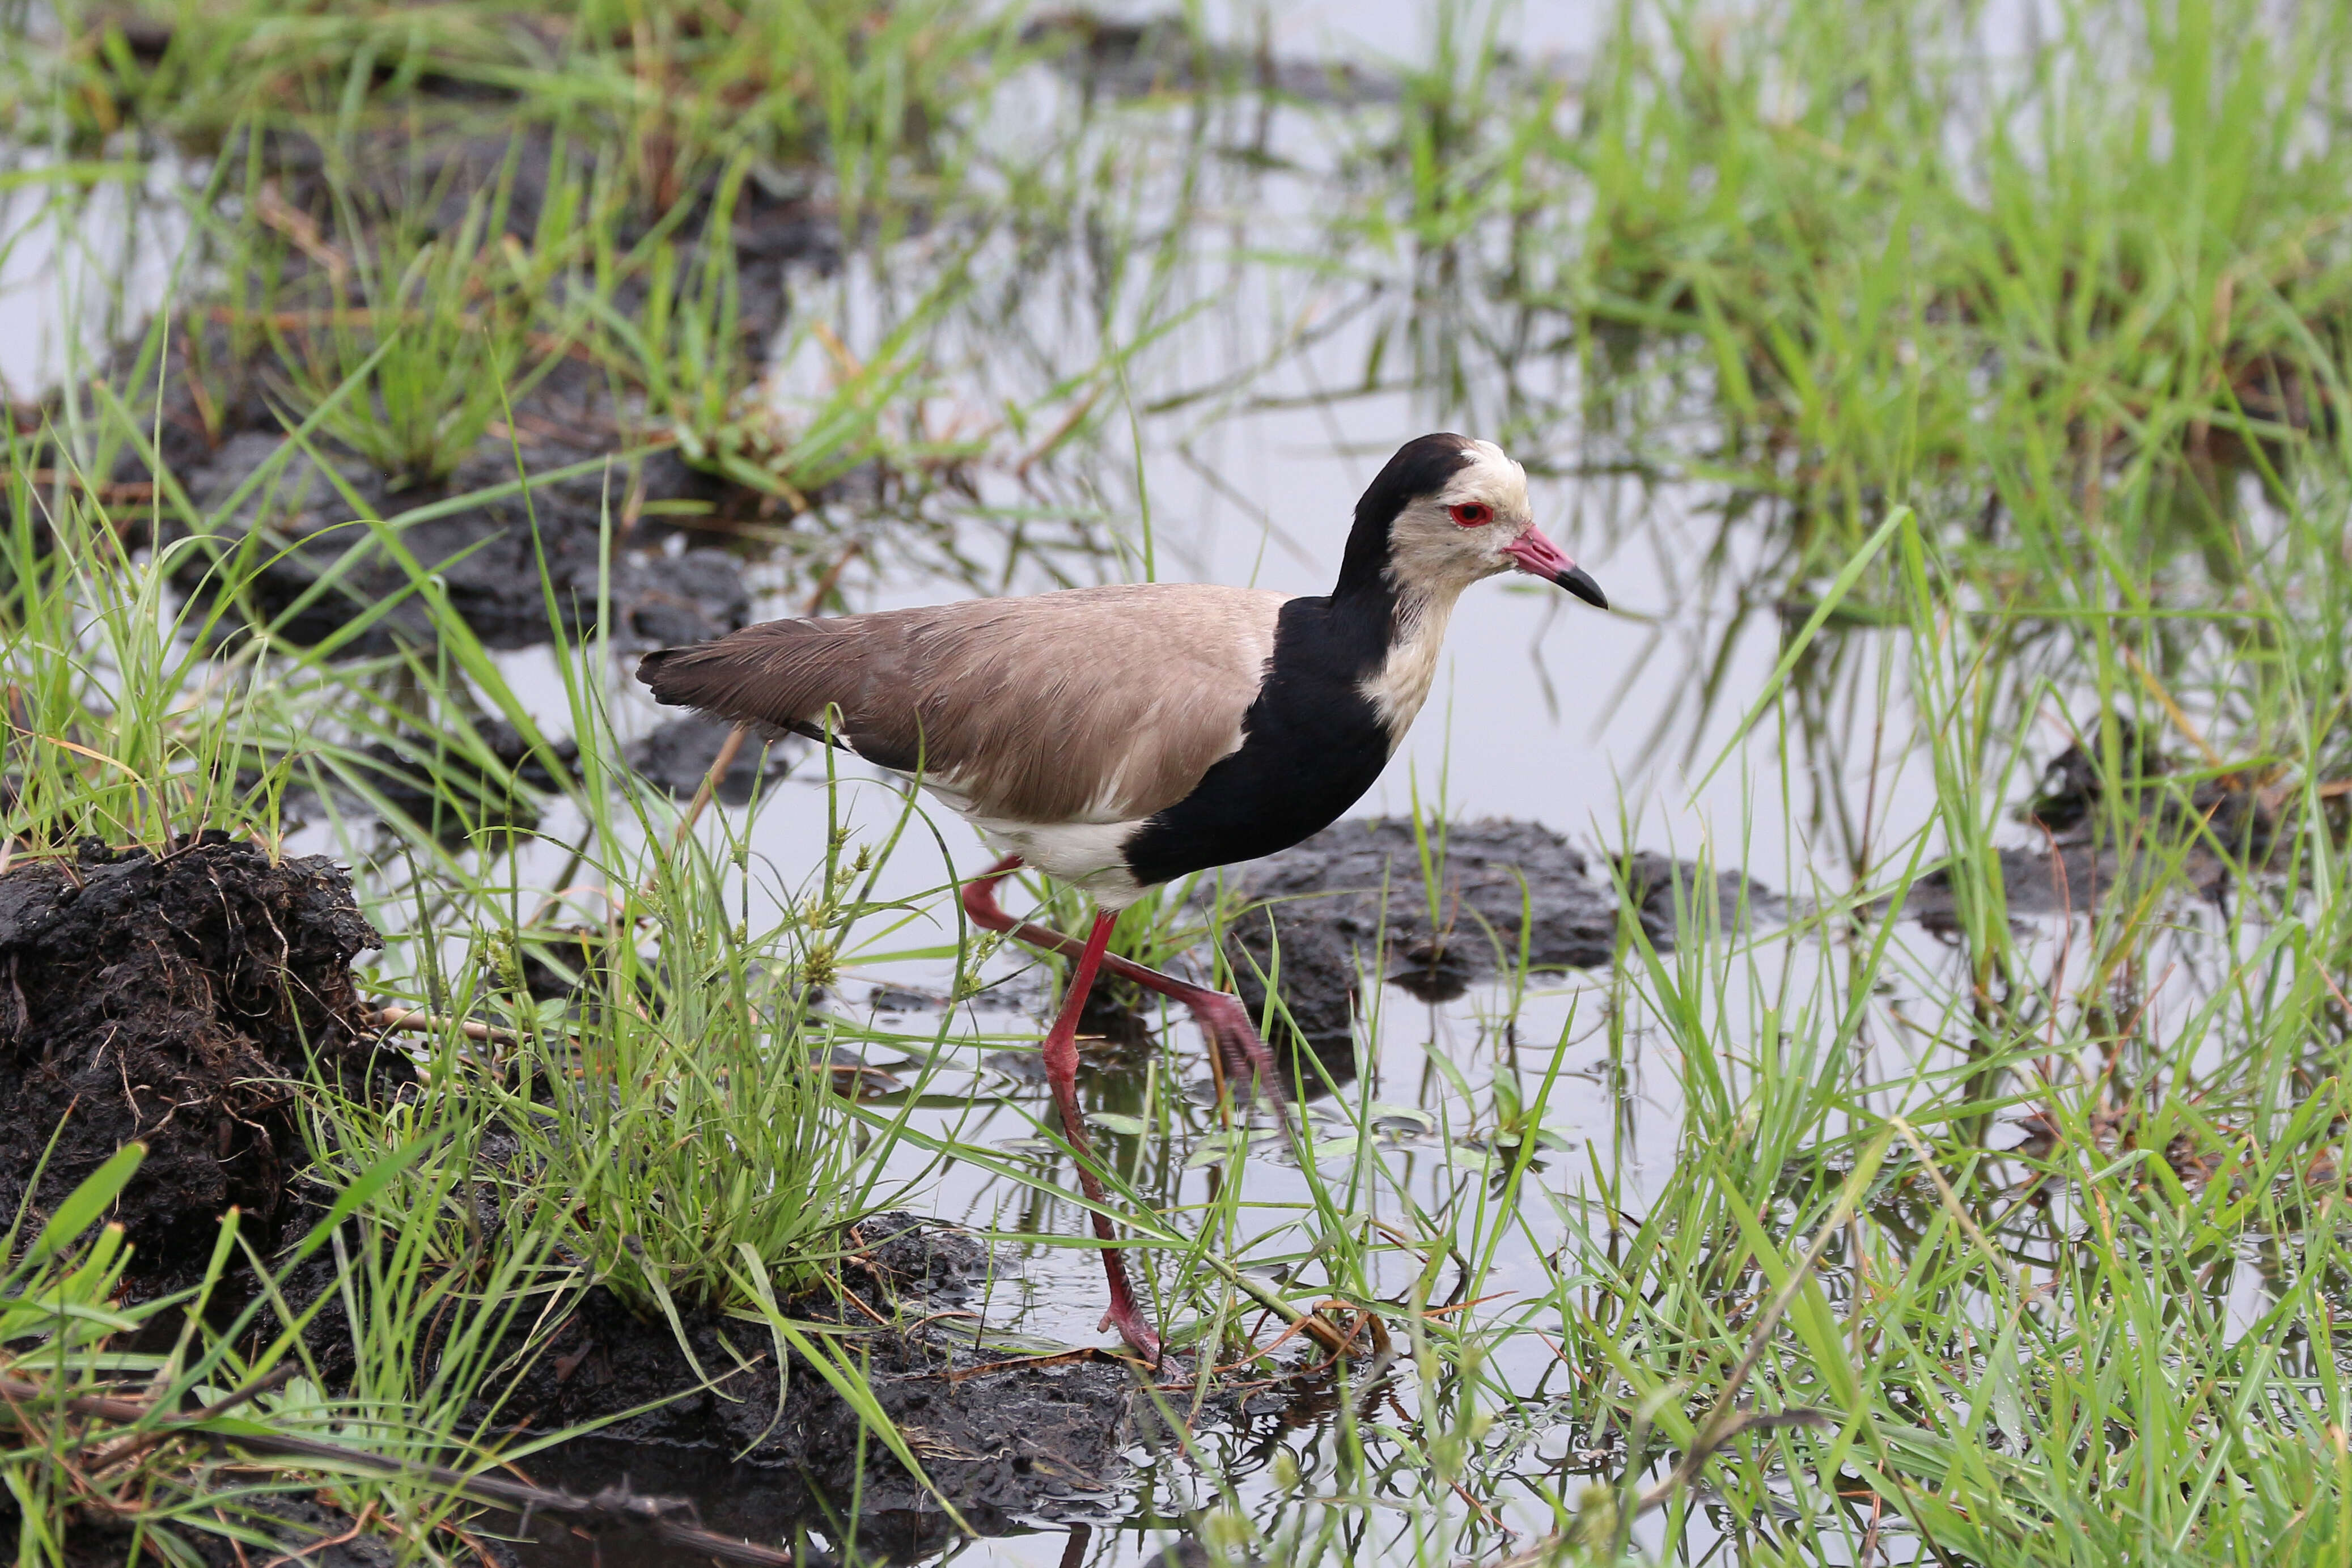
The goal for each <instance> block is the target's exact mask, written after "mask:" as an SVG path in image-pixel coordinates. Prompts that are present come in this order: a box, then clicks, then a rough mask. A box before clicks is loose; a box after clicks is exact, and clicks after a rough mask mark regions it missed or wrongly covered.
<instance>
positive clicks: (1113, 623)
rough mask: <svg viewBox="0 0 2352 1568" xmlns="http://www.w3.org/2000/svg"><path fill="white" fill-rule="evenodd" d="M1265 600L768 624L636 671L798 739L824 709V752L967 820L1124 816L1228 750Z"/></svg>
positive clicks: (1243, 595) (1251, 670) (1095, 599)
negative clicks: (956, 807)
mask: <svg viewBox="0 0 2352 1568" xmlns="http://www.w3.org/2000/svg"><path fill="white" fill-rule="evenodd" d="M1280 603H1281V595H1275V594H1266V593H1259V592H1255V591H1251V590H1245V589H1233V588H1213V587H1204V586H1189V585H1174V584H1158V585H1153V584H1144V585H1139V586H1133V587H1121V588H1081V589H1071V590H1066V591H1065V592H1063V593H1058V594H1043V595H1036V596H1034V597H1032V598H1024V599H993V600H992V599H978V600H968V601H965V602H964V603H961V604H956V605H939V606H936V607H930V608H925V609H919V610H892V611H884V612H882V613H879V614H876V615H868V616H843V617H840V618H838V619H832V620H817V621H772V622H768V623H766V624H764V625H761V626H750V627H747V628H745V629H744V630H742V631H740V632H737V633H734V634H733V635H731V636H729V637H722V638H720V639H719V640H718V641H717V642H712V643H705V644H703V645H701V646H700V647H688V648H669V649H665V650H663V651H662V652H659V653H655V654H649V655H647V656H646V659H645V661H644V662H643V663H642V664H641V665H640V666H639V667H638V672H637V673H638V678H639V679H642V680H644V681H645V682H646V684H647V685H648V686H650V687H651V688H652V689H653V692H654V695H655V697H656V698H657V699H658V700H661V701H663V702H666V703H674V704H677V705H680V706H685V707H691V708H698V709H701V710H704V711H706V712H709V713H714V714H717V715H719V717H721V718H725V719H730V720H733V721H737V722H739V723H751V724H755V725H759V726H761V727H763V728H766V729H769V730H771V731H782V730H798V731H802V732H804V733H806V732H810V731H813V730H814V729H815V728H816V727H817V726H819V725H821V724H822V722H823V721H824V711H825V709H826V707H827V705H828V704H831V705H834V706H836V707H838V709H839V710H840V718H839V720H838V721H837V729H838V738H839V739H840V740H842V741H843V742H845V743H846V744H848V745H849V746H850V747H851V748H852V749H854V750H855V751H856V752H858V753H859V754H860V755H861V756H865V757H866V758H869V759H871V760H872V761H874V762H877V763H881V764H882V765H883V766H885V767H891V768H897V769H899V770H900V771H902V772H908V773H914V772H918V771H919V772H921V773H923V775H924V776H925V777H926V778H927V779H929V780H930V781H931V782H933V783H935V784H940V785H943V786H945V787H948V788H950V789H953V790H955V791H957V792H958V793H960V794H961V795H965V796H968V797H969V798H970V800H971V813H972V815H974V816H982V817H992V818H997V819H1002V820H1008V821H1020V822H1029V823H1041V824H1043V823H1057V822H1072V821H1088V820H1094V821H1131V820H1135V819H1137V818H1139V817H1143V816H1150V814H1151V813H1153V812H1155V811H1158V810H1160V809H1162V808H1163V807H1165V806H1169V805H1174V804H1175V803H1176V802H1177V801H1178V800H1181V799H1182V798H1183V796H1184V795H1187V794H1189V793H1190V792H1191V790H1192V786H1193V785H1194V784H1197V783H1198V782H1199V780H1200V777H1201V775H1202V773H1205V772H1207V771H1208V769H1209V767H1210V765H1211V764H1213V763H1215V762H1216V760H1217V759H1218V758H1220V757H1222V756H1223V755H1224V754H1225V753H1226V752H1230V751H1232V750H1233V749H1234V747H1235V746H1237V745H1238V744H1239V743H1240V740H1241V723H1242V716H1243V714H1244V712H1246V711H1247V710H1248V707H1249V704H1250V702H1251V701H1252V700H1254V699H1255V695H1256V691H1257V687H1258V684H1259V681H1260V679H1261V677H1262V670H1263V665H1264V661H1265V658H1266V657H1267V655H1268V653H1269V652H1270V651H1271V649H1272V647H1273V636H1274V620H1275V615H1276V608H1277V607H1278V605H1280Z"/></svg>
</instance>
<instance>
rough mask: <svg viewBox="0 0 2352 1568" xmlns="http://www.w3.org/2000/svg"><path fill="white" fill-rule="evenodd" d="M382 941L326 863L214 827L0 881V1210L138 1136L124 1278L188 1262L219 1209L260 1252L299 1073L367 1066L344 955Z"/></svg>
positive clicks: (64, 1185) (56, 1190)
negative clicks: (214, 832)
mask: <svg viewBox="0 0 2352 1568" xmlns="http://www.w3.org/2000/svg"><path fill="white" fill-rule="evenodd" d="M376 945H377V942H376V934H375V932H374V931H373V929H372V928H371V927H370V926H369V925H368V922H367V921H366V919H365V917H363V916H362V914H361V913H360V911H359V907H358V905H357V904H356V903H355V902H353V900H352V889H351V882H350V880H349V879H348V878H346V877H345V876H344V875H343V873H342V871H341V868H338V867H337V866H336V865H335V864H334V863H333V862H332V861H330V860H327V859H325V858H317V857H314V858H303V859H293V860H287V861H284V862H281V863H278V864H275V865H273V864H272V863H271V862H270V859H269V858H268V855H267V854H265V853H264V852H263V851H262V850H261V849H259V848H258V847H255V846H253V845H250V844H243V843H234V842H230V841H228V840H226V838H225V837H217V836H214V837H207V838H205V840H203V841H201V842H198V843H196V844H194V845H191V846H188V847H183V848H180V849H178V850H175V851H173V853H170V854H167V855H163V856H160V857H159V856H157V855H154V854H152V853H150V852H148V851H146V850H142V849H134V850H121V851H117V850H108V849H104V848H100V847H87V848H85V849H83V850H82V851H81V853H80V854H79V856H78V857H76V858H74V859H72V860H70V861H67V860H61V859H53V860H35V861H32V862H30V863H28V864H25V865H20V866H18V867H16V868H14V869H13V870H11V871H9V872H8V873H7V874H6V875H5V876H0V1210H5V1211H8V1212H14V1210H15V1209H16V1205H18V1204H19V1203H20V1202H21V1201H23V1199H24V1198H25V1197H26V1192H27V1189H28V1187H29V1188H30V1189H31V1196H32V1206H33V1211H34V1213H35V1215H39V1214H42V1213H44V1212H46V1211H47V1208H48V1207H49V1206H50V1205H54V1204H55V1203H56V1202H57V1201H58V1199H59V1198H61V1197H63V1196H64V1195H65V1194H67V1193H69V1192H70V1191H72V1190H73V1188H74V1186H75V1185H76V1184H78V1183H79V1182H80V1181H81V1180H82V1179H83V1178H84V1177H86V1176H88V1175H89V1173H91V1172H92V1171H94V1170H96V1169H97V1168H98V1166H99V1165H100V1163H103V1162H104V1161H105V1160H107V1159H108V1158H109V1157H110V1156H111V1155H112V1154H113V1153H114V1152H115V1151H116V1150H117V1149H119V1148H121V1146H122V1145H123V1144H124V1143H126V1142H131V1141H132V1140H134V1139H136V1140H140V1141H142V1142H145V1143H146V1145H147V1159H146V1163H144V1164H143V1165H142V1166H141V1167H140V1170H139V1173H138V1174H137V1175H136V1176H135V1177H134V1178H133V1179H132V1181H131V1185H130V1186H129V1188H127V1189H126V1190H125V1192H124V1193H123V1194H122V1198H121V1205H120V1206H119V1210H118V1214H117V1216H116V1217H118V1218H120V1219H121V1222H122V1224H123V1225H124V1226H125V1228H126V1230H127V1232H128V1234H129V1237H130V1240H131V1245H132V1246H133V1247H135V1248H136V1249H137V1250H136V1252H135V1253H134V1255H133V1257H132V1260H131V1272H132V1275H133V1277H134V1278H136V1279H140V1280H142V1282H146V1283H150V1284H153V1283H161V1282H165V1281H168V1280H170V1279H173V1277H175V1276H176V1275H178V1274H180V1273H182V1272H184V1271H186V1270H189V1269H193V1268H201V1266H202V1265H203V1262H204V1260H205V1258H206V1257H207V1256H209V1254H210V1253H211V1250H212V1247H213V1242H214V1238H215V1234H216V1232H217V1226H215V1223H214V1221H215V1216H217V1215H219V1214H220V1213H221V1212H222V1211H223V1210H224V1209H226V1208H227V1207H228V1206H230V1205H236V1206H237V1207H238V1208H239V1209H241V1210H242V1211H243V1213H244V1215H245V1216H246V1217H245V1223H246V1225H247V1226H248V1227H249V1228H248V1229H247V1235H248V1236H250V1237H253V1238H254V1239H255V1240H256V1241H257V1242H259V1243H261V1244H262V1245H265V1246H266V1245H268V1241H269V1240H270V1238H271V1237H273V1236H274V1235H275V1233H276V1230H277V1227H278V1225H279V1224H280V1222H281V1220H282V1219H283V1217H284V1216H285V1215H287V1213H288V1212H289V1208H290V1200H289V1196H288V1187H289V1183H291V1182H292V1180H293V1179H294V1177H295V1176H296V1175H297V1173H299V1171H300V1170H301V1168H302V1167H303V1166H304V1165H306V1164H307V1163H309V1161H308V1155H307V1152H306V1151H305V1149H304V1147H303V1142H302V1138H301V1134H300V1131H299V1127H298V1126H297V1123H296V1121H295V1116H294V1104H295V1094H296V1089H295V1085H296V1084H298V1083H299V1082H300V1081H302V1080H303V1079H305V1077H306V1076H307V1075H308V1073H309V1071H310V1063H311V1061H312V1060H313V1059H314V1058H315V1059H316V1060H317V1061H318V1062H319V1063H320V1066H321V1068H323V1069H324V1070H325V1071H327V1072H329V1073H331V1074H342V1075H346V1076H348V1077H350V1078H352V1079H357V1078H359V1077H360V1076H362V1075H364V1074H365V1073H366V1072H367V1071H368V1070H369V1069H370V1066H371V1061H372V1058H373V1050H372V1042H371V1039H370V1037H369V1034H368V1031H367V1030H366V1028H365V1026H364V1025H363V1024H362V1019H361V1008H360V999H359V995H358V993H357V991H356V990H355V988H354V987H353V985H352V972H351V963H352V958H353V957H355V956H356V955H357V954H359V953H360V952H363V951H365V950H367V949H370V948H373V947H374V946H376ZM60 1123H62V1124H63V1131H61V1132H60V1131H58V1128H59V1124H60ZM53 1132H54V1133H57V1134H58V1136H57V1142H56V1145H55V1147H54V1149H53V1150H51V1151H50V1152H49V1154H48V1163H47V1168H46V1169H45V1170H43V1171H42V1172H41V1174H40V1177H39V1180H38V1183H37V1184H35V1182H34V1173H35V1171H36V1169H37V1168H38V1167H39V1165H40V1162H41V1160H42V1156H43V1150H44V1146H45V1145H47V1143H48V1141H49V1138H50V1135H51V1134H52V1133H53Z"/></svg>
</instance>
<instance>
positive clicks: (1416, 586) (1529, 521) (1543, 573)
mask: <svg viewBox="0 0 2352 1568" xmlns="http://www.w3.org/2000/svg"><path fill="white" fill-rule="evenodd" d="M1467 450H1468V452H1469V461H1467V462H1465V463H1464V464H1463V465H1462V467H1461V468H1458V469H1456V470H1455V471H1454V475H1453V477H1452V479H1450V480H1449V481H1448V482H1447V484H1446V485H1445V488H1444V489H1441V490H1439V491H1438V492H1437V493H1436V494H1435V495H1433V496H1423V497H1419V498H1416V499H1415V500H1412V501H1411V502H1409V503H1407V504H1406V506H1405V508H1404V510H1402V511H1400V512H1399V513H1398V514H1397V517H1396V521H1394V522H1392V523H1391V524H1390V525H1389V574H1390V576H1391V579H1392V580H1393V581H1394V582H1395V584H1396V585H1397V586H1398V587H1400V588H1402V589H1405V590H1407V591H1408V592H1414V591H1418V592H1420V593H1424V594H1432V593H1433V594H1444V595H1450V594H1454V593H1458V592H1460V591H1461V590H1462V589H1463V588H1465V587H1467V586H1468V585H1469V584H1473V583H1475V582H1477V581H1478V580H1479V579H1480V578H1482V577H1492V576H1494V575H1496V574H1497V573H1501V572H1513V571H1517V572H1527V573H1529V574H1533V575H1535V576H1538V577H1541V578H1543V579H1544V580H1545V581H1547V582H1552V583H1558V584H1560V585H1561V586H1562V587H1566V588H1568V589H1570V592H1572V593H1576V594H1578V595H1580V596H1582V597H1587V598H1590V597H1592V596H1593V595H1597V594H1598V593H1599V589H1597V588H1594V589H1592V591H1591V594H1587V593H1586V592H1585V586H1586V585H1589V584H1591V578H1590V577H1586V576H1584V574H1582V573H1580V572H1579V571H1578V569H1577V566H1576V563H1575V562H1573V561H1571V560H1570V559H1569V558H1568V556H1567V555H1566V554H1564V553H1562V552H1561V551H1560V549H1559V546H1558V545H1556V544H1554V543H1552V542H1551V541H1550V540H1549V539H1547V538H1545V537H1544V535H1543V533H1542V532H1541V531H1539V530H1538V528H1537V527H1536V519H1535V509H1534V508H1533V506H1531V505H1530V504H1529V502H1528V472H1527V470H1526V469H1525V468H1521V467H1519V465H1518V464H1517V463H1515V462H1513V461H1511V459H1510V458H1508V457H1507V456H1505V455H1504V452H1503V449H1502V448H1501V447H1497V446H1496V445H1495V444H1494V443H1493V442H1492V441H1477V440H1473V441H1471V442H1469V443H1468V446H1467ZM1571 578H1574V579H1576V581H1573V582H1572V581H1570V579H1571Z"/></svg>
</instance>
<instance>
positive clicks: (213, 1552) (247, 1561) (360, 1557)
mask: <svg viewBox="0 0 2352 1568" xmlns="http://www.w3.org/2000/svg"><path fill="white" fill-rule="evenodd" d="M13 1512H14V1510H13V1507H12V1508H10V1509H9V1510H7V1513H0V1519H5V1518H6V1517H8V1514H13ZM251 1514H252V1515H253V1516H254V1517H252V1518H251V1520H250V1522H251V1523H253V1524H255V1525H257V1526H258V1527H259V1528H261V1529H262V1530H264V1531H267V1532H268V1534H270V1535H271V1536H273V1537H275V1538H276V1541H277V1543H278V1548H279V1550H280V1552H282V1553H283V1555H282V1556H280V1557H278V1560H279V1561H283V1562H291V1563H308V1564H310V1568H395V1565H396V1564H397V1563H399V1562H400V1560H401V1554H400V1552H399V1551H398V1550H397V1549H396V1548H395V1547H394V1544H393V1542H391V1541H390V1540H388V1539H387V1538H386V1537H384V1536H382V1535H379V1534H376V1533H375V1532H373V1531H369V1530H365V1529H362V1527H361V1526H360V1524H359V1521H356V1520H354V1519H353V1518H352V1516H351V1515H350V1514H348V1513H345V1512H343V1511H342V1510H341V1509H338V1508H333V1507H331V1506H329V1505H327V1504H325V1503H322V1502H320V1501H318V1500H316V1499H313V1498H307V1497H299V1496H295V1495H291V1494H289V1495H286V1496H280V1497H272V1498H267V1499H261V1500H257V1501H256V1502H255V1503H254V1504H253V1505H252V1507H251ZM137 1522H138V1524H140V1525H142V1526H143V1530H144V1533H145V1535H146V1539H145V1540H144V1541H142V1540H141V1539H140V1531H138V1530H136V1529H134V1521H131V1520H129V1519H117V1518H115V1517H114V1516H112V1515H111V1514H109V1513H104V1512H100V1511H99V1510H96V1509H85V1510H83V1511H82V1513H81V1516H80V1517H79V1519H77V1520H76V1521H74V1522H73V1526H72V1528H70V1529H69V1530H68V1532H67V1534H66V1538H65V1541H64V1542H63V1545H64V1560H65V1568H122V1564H124V1563H130V1562H132V1561H134V1560H135V1561H138V1562H142V1563H153V1562H156V1561H158V1560H159V1559H160V1560H162V1561H165V1562H170V1561H173V1560H175V1559H176V1561H178V1562H181V1563H192V1564H193V1563H201V1564H203V1568H259V1564H260V1563H268V1562H270V1561H271V1560H272V1558H273V1556H278V1554H277V1553H265V1554H264V1555H262V1556H261V1557H259V1558H258V1559H256V1557H255V1556H254V1548H253V1547H251V1546H247V1547H245V1548H243V1549H242V1550H240V1549H239V1548H238V1546H237V1545H236V1543H235V1542H231V1541H229V1540H227V1539H226V1537H224V1536H220V1535H215V1534H213V1533H212V1532H211V1531H203V1530H175V1529H173V1528H172V1526H171V1525H170V1524H169V1523H168V1522H159V1521H154V1520H152V1519H148V1520H143V1521H137ZM158 1535H163V1536H164V1537H167V1538H168V1539H169V1541H170V1542H171V1544H172V1546H173V1547H177V1548H178V1549H179V1552H177V1553H175V1554H173V1555H169V1556H167V1555H165V1554H164V1553H163V1552H159V1551H158V1544H159V1543H158V1542H157V1541H156V1539H155V1537H156V1536H158ZM485 1544H486V1546H487V1547H488V1551H489V1552H490V1554H491V1561H492V1562H493V1563H512V1562H513V1561H515V1559H514V1556H513V1554H512V1552H510V1551H509V1550H506V1549H504V1548H502V1547H501V1546H499V1544H498V1543H495V1542H486V1543H485ZM166 1550H168V1549H166ZM134 1551H135V1552H137V1556H136V1558H135V1559H134V1558H133V1555H132V1553H133V1552H134Z"/></svg>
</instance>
